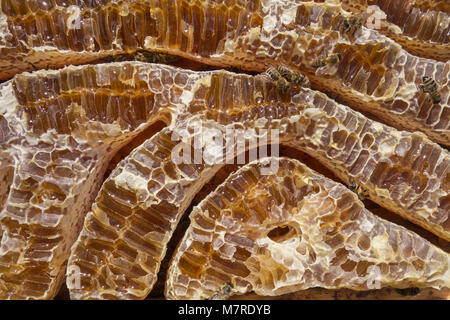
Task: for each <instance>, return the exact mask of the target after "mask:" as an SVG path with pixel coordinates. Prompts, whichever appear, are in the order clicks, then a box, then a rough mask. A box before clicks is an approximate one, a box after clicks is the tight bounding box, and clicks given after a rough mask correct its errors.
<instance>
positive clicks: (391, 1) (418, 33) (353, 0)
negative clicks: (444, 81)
mask: <svg viewBox="0 0 450 320" xmlns="http://www.w3.org/2000/svg"><path fill="white" fill-rule="evenodd" d="M329 2H333V0H329ZM335 2H336V1H335ZM338 2H339V1H338ZM340 3H341V4H342V8H343V9H345V10H348V11H352V12H355V13H361V12H366V11H367V9H368V8H369V6H372V7H370V8H369V12H368V13H369V15H374V14H375V15H376V10H377V8H375V7H374V6H377V7H378V10H381V11H382V12H383V13H384V14H385V15H386V17H385V19H380V18H379V17H380V15H378V16H377V17H378V19H379V26H377V28H378V29H376V30H377V31H379V32H380V33H382V34H384V35H386V36H388V37H389V38H391V39H393V40H394V41H395V42H397V43H399V44H400V45H402V47H403V48H405V49H406V50H407V51H409V52H411V53H412V54H414V55H418V56H423V57H425V58H429V59H435V60H440V61H444V62H446V61H448V60H450V3H449V2H448V1H446V0H440V1H438V0H432V1H429V0H342V1H340ZM375 15H374V16H373V17H374V18H375V17H376V16H375ZM369 20H370V21H371V22H372V23H373V24H374V25H373V27H375V22H376V21H375V20H372V19H371V18H369ZM366 25H367V24H366Z"/></svg>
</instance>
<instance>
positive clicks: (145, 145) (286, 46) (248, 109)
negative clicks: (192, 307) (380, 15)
mask: <svg viewBox="0 0 450 320" xmlns="http://www.w3.org/2000/svg"><path fill="white" fill-rule="evenodd" d="M373 5H377V6H378V9H379V10H381V11H383V12H385V13H386V15H387V18H386V19H385V20H383V21H382V24H381V29H379V30H378V29H376V28H371V27H370V26H369V25H368V20H365V24H364V25H362V26H360V27H354V26H353V25H351V24H350V25H349V23H350V22H349V21H353V20H351V19H353V18H354V17H358V15H357V14H365V13H367V10H368V8H373V7H370V6H373ZM400 7H401V8H402V15H395V14H393V12H394V11H396V10H398V9H396V8H400ZM448 9H449V8H448V6H447V5H446V3H445V2H442V1H441V2H439V1H436V2H433V3H431V2H429V1H419V0H417V1H413V0H410V1H400V0H398V1H397V0H390V1H371V0H369V1H364V0H360V1H356V2H349V1H342V3H341V2H339V1H335V0H328V1H325V2H324V1H317V2H313V1H296V0H276V1H258V0H252V1H250V0H248V1H246V0H239V1H238V0H236V1H209V0H208V1H199V0H195V1H185V0H182V1H138V0H135V1H131V0H120V1H119V0H115V1H103V0H102V1H100V0H99V1H84V0H82V1H66V0H64V1H60V0H49V1H38V0H31V1H20V0H2V1H0V54H1V55H2V59H1V61H0V79H2V80H4V82H3V83H0V299H52V298H55V296H57V294H58V292H59V290H60V289H61V288H64V286H67V289H68V291H69V294H70V298H72V299H144V298H146V297H148V296H149V294H151V292H152V289H153V288H154V287H155V286H156V285H157V282H158V283H161V284H162V285H163V286H164V290H165V297H166V298H169V299H192V298H201V299H227V298H232V295H238V296H241V295H244V294H246V295H248V294H255V295H258V296H260V297H261V296H269V297H274V296H281V295H291V296H292V297H300V296H302V294H305V296H307V295H308V293H307V292H313V291H308V290H311V289H309V288H313V287H322V288H325V289H327V290H353V291H367V290H375V292H379V293H375V295H377V294H380V295H382V293H381V292H390V291H389V290H394V289H392V288H395V290H412V289H411V288H412V287H417V288H420V289H418V290H419V291H420V290H434V291H430V292H433V293H432V294H436V296H439V297H443V296H444V298H445V293H444V291H442V290H446V289H449V287H450V286H449V282H450V271H449V254H448V252H449V250H448V248H447V249H446V247H448V241H450V217H449V212H450V195H449V190H450V157H449V152H448V147H449V146H450V139H449V138H450V135H449V128H450V108H449V103H448V102H449V100H450V94H449V79H450V63H449V61H448V38H449V28H448V14H449V11H448ZM413 13H414V14H416V18H414V21H413V20H411V21H410V20H408V19H409V18H408V19H406V18H405V17H406V14H410V16H411V15H412V14H413ZM405 19H406V20H405ZM355 21H356V20H355ZM412 25H414V28H412ZM417 26H420V28H419V27H417ZM353 28H355V29H353ZM396 28H400V30H401V32H397V31H396V30H397V29H396ZM346 30H347V31H346ZM349 30H350V31H349ZM352 30H353V31H352ZM394 31H395V32H394ZM430 46H434V48H435V49H433V50H428V49H427V48H429V47H430ZM417 48H419V49H417ZM424 52H426V53H424ZM336 53H339V54H340V57H341V58H340V61H339V62H338V63H337V64H336V65H325V66H323V67H320V68H313V67H312V64H313V62H314V61H315V59H317V58H319V57H327V56H329V55H331V54H336ZM166 54H169V55H170V56H171V57H172V58H170V59H169V58H168V59H166V58H164V57H165V55H166ZM139 57H141V58H139ZM142 57H144V58H146V57H147V59H148V57H150V58H149V59H150V62H152V63H149V61H123V60H133V59H136V60H139V59H142ZM173 57H178V58H176V59H175V58H173ZM430 58H431V59H430ZM178 59H179V60H178ZM105 61H107V62H106V63H105ZM155 62H156V63H155ZM281 65H282V66H284V67H285V68H287V70H291V71H292V72H293V73H294V72H302V73H304V74H305V75H306V76H307V77H308V78H309V80H310V82H311V88H307V87H301V86H299V85H292V86H290V87H289V90H283V89H282V88H280V84H279V82H277V81H274V80H273V79H271V78H270V76H268V74H266V73H264V72H265V70H267V68H268V67H271V66H281ZM224 69H225V70H224ZM424 76H427V77H430V78H431V79H432V80H433V81H434V83H435V84H436V87H437V90H438V92H439V95H440V98H441V101H440V102H439V103H433V101H431V99H430V97H429V95H428V94H427V92H426V91H425V90H424V89H423V79H422V78H423V77H424ZM198 129H201V130H200V132H199V131H198ZM230 131H231V132H236V133H239V139H240V140H239V141H238V139H237V138H236V139H232V140H231V142H230V140H228V139H227V133H228V132H230ZM264 146H269V147H271V146H281V147H282V148H291V149H292V150H295V152H296V153H298V154H302V156H301V157H300V158H301V159H302V160H303V159H306V158H305V157H309V158H310V159H313V161H309V162H308V163H307V164H303V163H301V162H299V161H298V160H295V157H293V158H291V157H288V158H287V157H279V155H273V154H262V153H261V148H262V147H264ZM180 148H181V149H180ZM257 149H258V150H259V151H258V152H260V153H259V158H260V159H259V160H256V161H253V162H250V163H248V164H245V163H246V162H248V160H246V157H248V156H249V154H252V152H254V150H257ZM229 150H233V151H236V154H235V155H233V154H232V155H231V158H230V159H229V158H228V153H227V152H229ZM271 150H272V149H271ZM180 151H181V153H180ZM198 154H200V155H202V157H201V159H200V162H199V161H198V160H199V159H197V158H196V156H197V155H198ZM180 156H181V157H182V159H183V161H184V160H188V161H184V162H183V161H182V162H180ZM241 156H242V157H243V159H244V161H242V162H241V163H239V165H237V166H234V167H227V165H228V164H229V163H228V162H227V161H228V160H231V161H234V160H237V159H241V158H240V157H241ZM225 158H226V159H225ZM225 160H226V161H225ZM241 160H242V159H241ZM268 163H270V164H273V163H275V164H278V168H277V170H275V172H272V173H270V174H268V175H264V174H262V173H261V172H262V170H263V169H264V170H265V169H267V166H268ZM308 166H309V167H310V168H314V169H316V167H317V168H318V170H319V171H320V172H316V171H313V170H312V169H310V168H308ZM227 168H228V170H229V171H232V172H233V173H231V174H230V176H229V177H228V178H226V179H225V182H224V183H223V184H221V185H220V186H219V187H217V188H216V186H213V185H212V181H214V179H216V178H217V175H221V174H223V172H227V171H226V169H227ZM272 169H273V168H272ZM224 170H225V171H224ZM226 175H227V174H226ZM331 176H332V178H333V179H334V181H332V180H330V179H329V178H330V177H331ZM327 177H328V178H327ZM342 183H343V184H346V185H347V186H348V188H346V187H345V186H344V185H342ZM205 187H209V188H207V189H206V190H207V191H206V192H205V191H201V190H205V189H204V188H205ZM202 188H203V189H202ZM202 192H203V193H204V194H205V193H206V195H205V199H203V200H202V199H199V200H196V195H200V194H202ZM358 196H359V197H360V198H361V200H363V202H362V201H359V200H358ZM365 197H367V199H369V200H370V201H371V202H368V201H369V200H367V201H366V200H365V199H364V198H365ZM200 198H201V197H200ZM374 203H376V205H375V204H374ZM372 205H374V206H376V207H372ZM192 206H194V207H193V209H192V213H190V216H189V218H190V221H191V223H190V226H189V227H188V228H187V229H186V230H182V231H179V232H178V233H177V232H176V229H177V228H178V227H179V226H180V221H181V220H182V218H183V217H186V215H187V214H188V212H190V208H191V207H192ZM376 208H383V210H388V211H389V212H391V213H392V215H391V216H392V217H394V218H391V219H390V220H394V221H395V222H393V221H387V220H384V219H382V218H380V215H379V212H378V210H377V209H376ZM395 216H398V217H399V218H395ZM402 219H406V220H408V221H409V222H401V221H403V220H402ZM407 223H410V225H409V227H407V228H406V227H404V226H400V225H399V224H401V225H405V224H407ZM411 226H413V227H411ZM180 232H181V233H182V237H181V238H180V239H177V238H176V237H177V234H179V233H180ZM427 239H428V240H427ZM430 239H434V240H431V242H430V241H429V240H430ZM438 239H440V240H438ZM177 240H180V241H179V242H180V244H179V245H178V246H177V249H176V250H175V251H174V252H173V255H172V252H170V251H169V250H168V248H169V247H171V245H172V244H173V243H175V242H176V241H177ZM446 243H447V244H446ZM170 258H171V259H170ZM161 272H166V273H167V281H166V283H165V284H164V283H163V281H164V279H163V278H162V276H161ZM299 290H300V291H301V292H299ZM305 290H306V291H305ZM313 290H316V289H313ZM380 290H381V291H380ZM382 290H387V291H382ZM353 291H352V292H353ZM330 292H331V291H330ZM338 292H341V293H342V294H346V293H344V292H346V291H338ZM396 292H397V291H396ZM398 292H400V293H401V294H403V293H405V292H406V293H405V295H407V294H408V292H409V291H398ZM420 292H426V291H420ZM320 294H321V293H319V295H320ZM389 294H390V293H389ZM351 295H352V294H348V296H351ZM402 296H403V295H402ZM419 296H420V295H419Z"/></svg>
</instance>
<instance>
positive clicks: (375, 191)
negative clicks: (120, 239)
mask: <svg viewBox="0 0 450 320" xmlns="http://www.w3.org/2000/svg"><path fill="white" fill-rule="evenodd" d="M157 120H162V121H163V122H165V123H166V124H170V130H172V131H174V130H175V131H176V130H183V129H189V128H190V130H192V129H193V128H195V127H196V126H197V127H201V126H202V125H203V124H204V125H205V126H206V127H207V128H208V127H209V128H214V129H215V130H219V131H221V132H224V131H225V130H226V128H227V127H228V128H238V129H246V128H255V129H258V128H260V129H278V130H279V132H280V142H281V143H284V144H287V145H292V146H293V147H295V148H299V149H301V150H304V151H305V152H307V153H308V154H310V155H312V156H314V157H317V158H318V159H320V161H322V162H323V163H324V164H325V165H326V166H327V167H328V168H329V169H330V170H332V171H333V172H334V173H335V174H336V175H338V176H339V177H340V178H342V179H343V180H344V181H346V182H348V181H349V179H350V178H354V179H355V180H356V181H357V183H358V184H359V185H361V186H363V187H365V188H367V189H368V190H369V193H370V198H371V199H373V200H374V201H376V202H378V203H380V204H381V205H383V206H386V207H388V208H391V209H392V210H394V211H396V212H397V213H399V214H400V215H402V216H403V217H405V218H407V219H410V220H411V221H413V222H415V223H418V224H419V225H421V226H423V227H425V228H427V229H429V230H430V231H432V232H434V233H436V234H438V235H440V236H441V237H443V238H446V239H448V238H449V219H448V206H449V197H448V189H449V183H448V170H449V169H448V167H449V166H448V164H449V157H448V152H447V151H446V150H444V149H442V148H440V147H439V146H438V145H437V144H435V143H433V142H431V141H429V140H428V139H427V138H426V137H425V136H424V135H421V134H417V133H408V132H401V131H397V130H395V129H393V128H391V127H387V126H385V125H382V124H380V123H377V122H375V121H371V120H369V119H367V118H366V117H364V116H363V115H361V114H359V113H357V112H355V111H353V110H351V109H349V108H347V107H345V106H343V105H340V104H338V103H336V102H335V101H333V100H331V99H329V98H327V97H326V96H325V95H324V94H322V93H319V92H316V91H313V90H309V89H302V88H295V89H293V90H291V91H290V92H289V93H286V94H283V93H281V92H280V91H279V90H278V89H277V87H276V86H274V84H273V83H271V82H269V81H268V79H267V78H265V77H264V76H259V75H258V76H248V75H243V74H240V75H237V74H233V73H229V72H226V71H214V72H193V71H187V70H181V69H178V68H173V67H169V66H162V65H155V64H145V63H126V62H125V63H112V64H104V65H97V66H83V67H68V68H65V69H62V70H59V71H40V72H35V73H33V74H21V75H17V76H16V77H15V78H14V79H13V80H11V81H8V82H6V83H4V84H2V85H1V87H0V147H1V148H0V150H1V152H0V160H1V167H0V178H1V180H0V181H1V188H0V201H1V202H0V204H1V205H2V207H1V208H0V209H1V214H0V223H1V231H0V238H1V240H0V241H1V242H0V271H1V272H0V297H2V298H51V297H53V296H54V294H55V292H56V290H57V289H58V287H59V283H60V282H61V280H62V275H63V273H64V262H65V261H66V259H67V257H68V255H69V250H70V247H71V245H72V243H73V242H74V241H75V239H76V238H77V237H78V233H79V230H80V229H81V226H82V224H83V218H84V214H85V213H86V212H87V211H89V210H90V208H91V204H92V202H93V200H94V198H95V196H96V195H97V190H98V189H99V186H100V184H101V182H102V177H103V172H104V171H105V169H106V166H107V165H108V162H109V159H110V158H111V157H112V156H113V155H114V153H115V152H116V151H117V150H118V149H119V148H120V147H121V146H123V145H124V144H126V143H128V141H130V140H131V139H133V137H135V136H136V135H137V134H139V132H141V131H143V130H145V128H147V127H148V126H149V125H150V124H151V123H153V122H155V121H157ZM181 132H183V131H181ZM189 136H190V135H187V137H189ZM166 151H167V150H166ZM155 156H160V155H159V154H157V155H155ZM161 156H162V155H161ZM424 159H426V160H424ZM129 160H130V161H134V160H133V158H130V159H129ZM127 161H128V160H127ZM123 165H126V161H125V163H124V164H123ZM124 168H125V169H126V170H128V169H127V168H128V167H127V166H125V167H124ZM146 168H147V169H146ZM151 168H152V162H150V163H147V164H145V166H144V167H142V168H141V169H142V170H143V172H144V173H146V174H148V173H149V172H150V171H148V170H149V169H151ZM118 170H119V171H120V170H122V167H119V169H118ZM165 170H169V171H167V172H166V171H164V172H162V171H161V170H160V171H159V172H160V174H157V175H156V176H155V179H153V177H150V176H149V177H148V181H147V187H148V188H149V189H148V190H147V191H148V192H150V194H151V192H153V191H154V190H153V189H152V188H151V186H148V183H150V182H152V183H160V182H159V180H158V179H163V178H164V179H166V175H167V177H169V178H170V177H173V175H174V174H175V173H174V172H172V171H170V165H169V167H168V168H167V169H165ZM152 172H153V171H152ZM112 179H115V176H114V175H113V178H112ZM138 181H139V180H138ZM164 181H165V180H164ZM174 181H175V182H173V183H174V185H177V184H178V182H176V180H174ZM107 186H108V184H107V183H105V185H104V187H103V189H104V188H107ZM133 186H134V185H133V184H131V187H133ZM142 190H144V189H142ZM123 192H125V191H123ZM133 192H134V191H133ZM119 193H120V192H119ZM124 194H125V195H126V194H127V193H126V192H125V193H124ZM166 196H169V195H168V193H165V192H162V193H161V194H157V197H156V198H155V201H157V203H159V202H160V201H161V200H162V199H164V197H166ZM187 196H188V197H191V196H192V195H191V194H190V193H187ZM160 197H162V198H160ZM100 198H101V194H100V196H99V199H100ZM127 205H131V204H129V203H128V204H127ZM181 209H182V208H181ZM181 209H180V208H177V209H176V210H177V212H182V210H181ZM161 210H163V211H164V210H168V209H166V208H165V207H164V206H163V207H162V209H161ZM164 212H165V211H164ZM177 214H179V213H177ZM111 223H112V226H113V227H114V228H115V227H117V226H116V225H115V224H114V223H115V222H111ZM174 225H175V220H170V228H173V227H174ZM118 226H120V225H118ZM127 226H128V225H127ZM97 231H99V235H100V236H103V235H102V232H105V231H104V230H103V229H99V230H97ZM127 234H128V233H127ZM133 237H134V238H133ZM130 239H141V238H140V237H137V238H136V235H135V234H132V235H130ZM130 241H131V240H130ZM136 241H137V240H136ZM139 241H140V240H139ZM158 245H159V247H160V249H161V250H163V248H164V244H163V243H159V244H158ZM121 248H122V247H121ZM161 252H163V251H161ZM157 265H158V263H157V262H155V267H154V268H157ZM69 271H70V270H69ZM146 290H147V289H146ZM142 292H145V290H144V291H142ZM142 294H143V293H142Z"/></svg>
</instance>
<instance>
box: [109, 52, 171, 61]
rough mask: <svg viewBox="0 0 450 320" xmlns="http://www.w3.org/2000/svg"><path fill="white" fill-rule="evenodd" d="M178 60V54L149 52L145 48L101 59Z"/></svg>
mask: <svg viewBox="0 0 450 320" xmlns="http://www.w3.org/2000/svg"><path fill="white" fill-rule="evenodd" d="M177 60H178V57H177V56H172V55H170V54H165V53H159V52H149V51H145V50H139V51H136V52H134V53H125V54H117V55H114V56H109V57H105V58H103V59H101V61H102V62H122V61H140V62H149V63H165V64H168V63H173V62H175V61H177Z"/></svg>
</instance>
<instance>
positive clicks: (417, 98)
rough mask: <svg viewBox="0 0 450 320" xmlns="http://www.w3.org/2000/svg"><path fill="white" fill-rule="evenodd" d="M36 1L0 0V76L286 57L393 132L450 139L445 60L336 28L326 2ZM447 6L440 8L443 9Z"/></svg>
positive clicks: (365, 31)
mask: <svg viewBox="0 0 450 320" xmlns="http://www.w3.org/2000/svg"><path fill="white" fill-rule="evenodd" d="M38 3H40V1H30V2H28V1H27V2H24V1H21V0H5V1H2V16H1V18H0V21H2V25H3V27H2V28H0V30H3V29H4V30H5V31H4V33H3V36H2V38H0V54H1V55H2V56H3V59H2V61H1V62H0V79H1V78H8V77H10V76H12V75H14V74H16V73H18V72H21V71H24V70H32V69H33V68H48V67H61V66H63V65H67V63H68V61H69V63H72V64H73V63H86V62H89V61H93V60H95V59H98V58H100V57H104V56H107V55H111V54H115V53H121V52H133V51H136V50H138V49H144V50H150V51H158V52H167V53H171V54H175V55H181V56H184V57H187V58H189V59H193V60H197V61H201V62H203V63H209V64H212V65H215V66H218V67H236V68H240V69H242V70H244V71H249V72H262V71H264V70H265V69H266V68H267V67H268V66H269V65H271V64H285V65H287V66H290V67H293V68H298V69H301V70H302V71H304V72H306V73H308V74H309V75H311V78H310V80H311V81H312V82H313V84H314V85H315V86H316V87H317V88H319V89H321V90H323V91H325V92H327V93H329V94H330V93H332V94H340V95H341V96H342V99H343V101H344V102H345V103H346V104H348V105H349V106H351V107H353V108H356V109H360V110H361V109H362V110H365V111H367V110H370V112H371V113H374V114H376V115H377V116H378V117H380V118H381V119H382V120H383V121H385V122H386V123H388V124H389V125H392V126H394V127H396V128H397V129H405V130H409V131H422V132H424V133H426V134H427V135H428V136H429V137H430V138H432V139H433V140H435V141H437V142H439V143H441V144H444V145H447V146H449V145H450V137H449V135H448V130H449V128H450V122H449V121H448V119H449V114H450V109H449V99H450V94H449V89H448V88H449V83H450V81H449V80H450V65H449V64H448V62H439V61H431V60H428V59H424V58H419V57H416V56H413V55H411V54H409V53H408V52H407V51H406V50H404V49H402V47H401V46H400V45H399V44H397V43H396V42H395V41H394V40H391V39H390V38H388V37H386V36H384V35H383V34H381V33H379V32H378V31H377V30H374V29H369V28H366V27H362V28H361V29H359V30H357V32H356V31H355V32H354V34H353V35H352V34H349V33H346V32H344V31H343V25H344V22H345V21H346V20H348V19H350V17H351V16H352V15H351V14H350V13H349V12H347V11H345V10H343V9H342V7H341V5H340V4H339V3H335V1H331V2H330V3H327V2H326V3H314V2H301V1H292V0H277V1H267V0H266V1H256V0H248V1H242V0H239V1H238V0H235V1H206V2H204V1H200V0H195V1H175V0H169V1H138V0H136V1H131V0H129V1H111V2H107V1H98V2H97V1H96V2H92V1H77V2H74V3H75V4H73V3H71V2H70V1H45V7H43V4H42V3H41V4H40V5H39V4H38ZM380 6H381V7H383V5H381V4H380ZM408 8H409V7H408ZM438 8H439V7H437V8H436V10H437V9H438ZM446 8H447V6H444V7H443V8H442V9H440V10H442V12H443V14H444V15H445V14H448V13H446V11H445V10H447V9H446ZM439 12H441V11H439ZM278 17H281V19H280V18H278ZM439 19H440V18H439ZM439 19H438V17H436V16H435V19H432V20H431V22H432V24H433V25H436V26H438V25H439V26H440V25H441V24H442V25H444V28H445V25H447V29H446V30H447V31H442V33H441V34H442V36H439V37H442V38H443V40H442V41H443V43H444V46H446V47H447V48H448V39H449V33H448V31H449V29H448V17H447V20H445V21H442V22H441V20H439ZM428 20H430V19H428ZM431 22H430V23H431ZM417 24H419V26H420V25H422V22H421V20H420V19H416V20H415V22H414V23H413V24H412V26H413V28H414V29H415V30H416V29H417V27H418V26H417ZM410 25H411V24H410ZM408 37H409V36H408ZM417 39H418V41H421V42H420V43H425V42H426V41H425V40H423V41H422V40H421V38H417ZM332 53H341V54H343V55H344V61H343V62H342V63H341V64H340V66H341V68H338V70H335V69H333V68H331V70H328V69H327V70H315V69H313V68H311V64H312V62H313V61H312V59H315V57H318V56H321V55H323V56H328V55H330V54H332ZM446 60H448V59H446ZM423 76H429V77H432V78H433V79H434V80H435V81H436V83H437V84H438V85H439V86H440V87H441V96H442V102H441V103H440V104H432V103H431V102H430V101H428V99H426V98H427V97H426V95H424V94H423V93H422V92H421V90H419V89H418V86H419V85H420V83H421V81H422V78H423Z"/></svg>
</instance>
